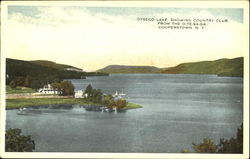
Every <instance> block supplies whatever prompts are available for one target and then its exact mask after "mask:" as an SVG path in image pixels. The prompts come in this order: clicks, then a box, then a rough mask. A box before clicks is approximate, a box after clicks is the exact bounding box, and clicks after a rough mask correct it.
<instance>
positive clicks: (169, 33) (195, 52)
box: [7, 7, 244, 70]
mask: <svg viewBox="0 0 250 159" xmlns="http://www.w3.org/2000/svg"><path fill="white" fill-rule="evenodd" d="M138 16H141V15H136V14H135V15H125V14H124V15H123V14H117V15H115V14H107V13H105V12H103V13H101V12H93V11H91V10H88V9H87V8H67V7H38V13H37V14H36V15H34V16H27V15H25V14H22V13H11V14H10V15H9V20H8V43H9V44H11V47H10V48H9V50H8V53H7V57H12V58H18V59H26V60H35V59H45V60H52V61H55V62H59V63H66V64H71V65H74V66H77V67H81V68H83V69H86V70H96V69H99V68H102V67H104V66H106V65H109V64H131V65H151V64H152V63H154V64H155V65H156V66H158V67H167V66H172V65H176V64H178V63H181V62H189V61H198V60H213V59H218V58H225V57H228V58H232V57H236V56H242V55H243V50H242V49H243V48H244V46H243V38H242V37H243V35H244V28H243V25H242V24H241V23H238V22H236V21H233V20H230V19H229V22H227V23H211V24H209V25H208V26H207V27H206V28H205V29H203V30H171V29H158V28H157V23H156V22H142V21H138V20H137V17H138ZM147 16H149V17H154V18H165V17H167V18H170V17H171V18H180V19H181V18H191V19H193V18H197V19H204V18H209V19H225V17H218V16H217V17H215V16H214V15H212V14H211V13H209V12H208V11H199V12H190V13H189V14H182V13H175V12H169V13H168V12H166V13H164V12H163V13H156V14H155V15H153V14H150V15H145V17H147Z"/></svg>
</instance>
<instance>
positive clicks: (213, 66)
mask: <svg viewBox="0 0 250 159" xmlns="http://www.w3.org/2000/svg"><path fill="white" fill-rule="evenodd" d="M162 73H172V74H179V73H181V74H215V75H219V76H236V77H243V57H239V58H234V59H220V60H215V61H201V62H192V63H183V64H180V65H178V66H176V67H171V68H167V69H165V70H164V71H163V72H162Z"/></svg>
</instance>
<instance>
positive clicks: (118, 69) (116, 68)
mask: <svg viewBox="0 0 250 159" xmlns="http://www.w3.org/2000/svg"><path fill="white" fill-rule="evenodd" d="M160 71H161V69H160V68H157V67H154V66H126V65H109V66H107V67H104V68H102V69H100V70H98V72H106V73H158V72H160Z"/></svg>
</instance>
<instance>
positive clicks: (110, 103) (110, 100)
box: [103, 94, 115, 108]
mask: <svg viewBox="0 0 250 159" xmlns="http://www.w3.org/2000/svg"><path fill="white" fill-rule="evenodd" d="M103 104H104V105H105V106H106V107H108V108H113V107H114V105H115V100H114V97H113V96H112V95H111V94H108V95H105V96H104V100H103Z"/></svg>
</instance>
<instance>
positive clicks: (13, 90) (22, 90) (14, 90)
mask: <svg viewBox="0 0 250 159" xmlns="http://www.w3.org/2000/svg"><path fill="white" fill-rule="evenodd" d="M35 92H36V90H34V89H32V88H27V87H16V88H11V87H10V86H9V85H7V86H6V93H7V94H19V93H35Z"/></svg>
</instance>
